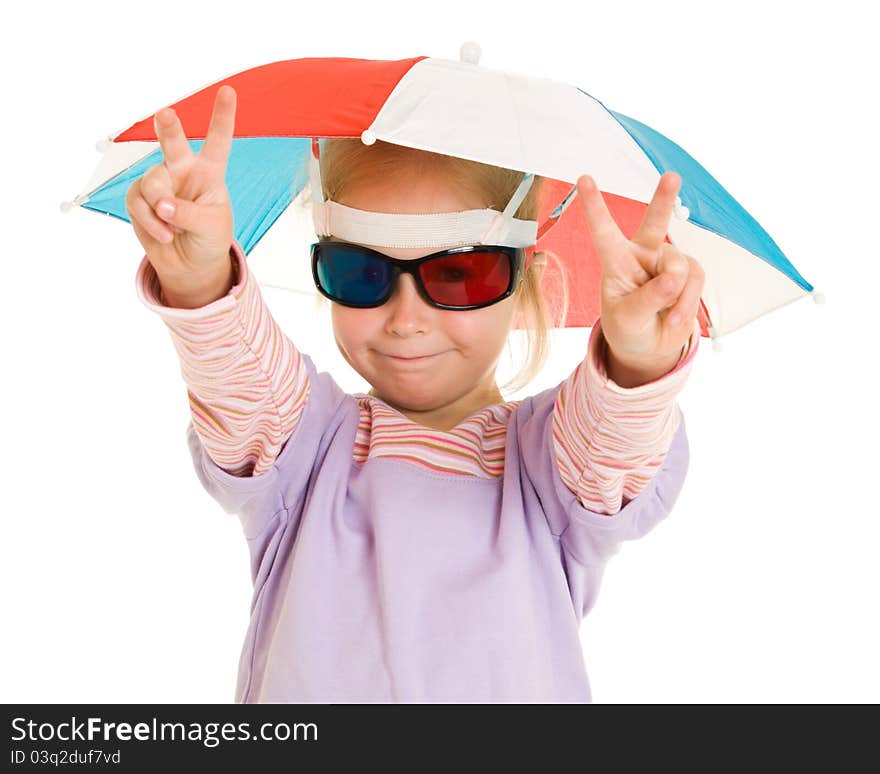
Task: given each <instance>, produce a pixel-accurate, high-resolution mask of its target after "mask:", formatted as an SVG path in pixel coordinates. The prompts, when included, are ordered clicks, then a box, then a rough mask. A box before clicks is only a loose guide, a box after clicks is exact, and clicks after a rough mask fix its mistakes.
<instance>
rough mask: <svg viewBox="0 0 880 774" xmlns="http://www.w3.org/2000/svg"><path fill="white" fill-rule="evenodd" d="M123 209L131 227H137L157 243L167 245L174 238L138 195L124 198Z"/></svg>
mask: <svg viewBox="0 0 880 774" xmlns="http://www.w3.org/2000/svg"><path fill="white" fill-rule="evenodd" d="M132 187H134V186H132ZM125 208H126V210H128V215H129V217H130V218H131V222H132V225H135V224H136V225H139V226H140V227H141V228H142V229H143V230H144V231H146V232H147V233H148V234H149V235H150V236H151V237H153V239H155V240H156V241H157V242H162V243H163V244H168V243H169V242H170V241H171V240H172V239H173V238H174V235H173V234H172V233H171V230H170V229H169V228H168V226H167V225H166V224H164V223H163V222H162V221H161V220H160V219H159V218H158V217H156V213H155V212H153V208H152V207H150V205H149V203H148V202H147V200H146V199H144V197H143V196H141V195H140V194H137V193H134V194H132V195H131V196H129V197H126V200H125Z"/></svg>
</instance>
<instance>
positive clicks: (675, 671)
mask: <svg viewBox="0 0 880 774" xmlns="http://www.w3.org/2000/svg"><path fill="white" fill-rule="evenodd" d="M10 13H11V15H8V16H7V17H6V24H7V45H5V46H4V47H3V49H2V52H0V56H2V60H3V61H2V66H3V72H4V87H3V92H4V94H3V97H4V99H3V102H4V110H3V113H4V119H3V122H2V129H0V131H2V134H3V136H2V143H3V148H4V151H5V153H4V167H5V169H4V174H3V180H4V184H3V186H2V205H3V206H2V213H3V225H4V229H3V230H4V236H5V239H6V248H5V250H4V251H3V252H4V267H3V275H2V276H3V278H4V280H5V283H4V288H3V293H2V298H3V303H2V304H0V309H2V315H3V319H2V330H3V343H4V347H3V350H4V352H3V354H4V358H3V359H4V361H5V363H6V366H5V367H4V369H3V371H4V376H3V378H2V382H0V384H2V391H3V392H2V399H3V405H4V406H6V418H5V421H4V432H3V443H2V454H3V459H2V466H0V467H2V471H3V488H2V501H0V509H2V549H0V551H2V553H0V587H2V610H0V615H2V621H3V624H2V626H3V630H4V636H3V638H2V649H3V650H2V658H0V700H2V701H6V702H25V701H27V702H78V701H88V702H98V701H101V702H164V701H168V702H184V701H197V702H200V701H205V702H229V701H232V699H233V694H234V687H235V679H236V670H237V666H238V658H239V652H240V648H241V644H242V640H243V637H244V634H245V629H246V627H247V623H248V615H249V605H250V576H249V568H248V558H247V550H246V545H245V541H244V537H243V535H242V534H241V529H240V526H239V522H238V520H237V519H236V517H235V516H233V515H229V514H226V513H225V512H223V511H222V510H221V509H220V507H219V505H217V504H216V503H215V502H214V501H213V500H212V499H211V498H210V497H209V496H208V495H207V494H206V493H205V492H204V491H203V490H202V488H201V486H200V484H199V483H198V481H197V479H196V475H195V472H194V470H193V467H192V463H191V460H190V457H189V453H188V450H187V448H186V443H185V437H184V431H185V427H186V424H187V422H188V420H189V414H188V405H187V400H186V392H185V386H184V383H183V380H182V377H181V376H180V372H179V364H178V361H177V356H176V353H175V352H174V349H173V347H172V344H171V340H170V338H169V335H168V333H167V331H166V330H165V328H164V326H163V323H162V322H161V320H159V319H158V318H157V317H156V316H154V315H153V314H152V313H151V312H150V311H149V310H147V309H146V308H145V307H143V306H142V305H141V304H140V303H139V301H138V299H137V297H136V295H135V289H134V276H135V270H136V268H137V265H138V263H139V261H140V259H141V257H142V255H143V253H142V251H141V248H140V245H139V243H138V242H137V240H136V238H135V235H134V232H133V230H132V229H131V227H130V226H128V225H127V224H125V223H123V222H121V221H118V220H116V219H112V218H107V217H102V216H100V215H98V214H96V213H92V212H87V211H85V210H82V209H79V208H76V209H74V210H73V211H72V212H70V213H68V214H66V215H62V214H61V212H60V210H59V203H60V202H61V201H62V200H65V199H72V198H73V196H74V195H75V194H77V193H79V192H80V191H81V190H82V188H83V186H84V185H85V183H86V182H87V181H88V179H89V177H90V176H91V173H92V171H93V169H94V166H95V165H96V164H97V161H98V157H99V156H98V153H97V152H96V151H95V141H96V140H98V139H99V138H102V137H106V136H107V135H108V134H112V133H115V132H118V131H120V130H121V129H123V128H125V127H127V126H129V125H130V124H131V123H133V122H134V121H135V120H137V119H139V118H141V117H143V116H144V115H147V114H149V113H152V112H155V111H156V110H158V109H159V108H161V107H163V106H165V105H166V104H169V103H170V102H173V101H174V100H176V99H178V98H180V97H181V96H183V95H186V94H188V93H191V92H192V91H195V90H198V89H200V88H202V87H203V86H205V85H208V84H209V83H212V82H215V81H216V80H218V79H219V78H221V77H225V76H226V75H229V74H231V73H233V72H236V71H238V70H242V69H246V68H249V67H253V66H256V65H259V64H264V63H267V62H272V61H277V60H281V59H292V58H298V57H309V56H351V57H365V58H375V59H401V58H406V57H412V56H418V55H430V56H440V57H445V58H451V59H457V58H458V52H459V46H460V45H461V43H462V42H464V41H466V40H476V41H478V42H479V43H480V45H481V46H482V50H483V55H482V59H481V64H483V65H485V66H487V67H491V68H496V69H510V70H515V71H519V72H525V73H529V74H533V75H538V76H544V77H550V78H557V79H559V80H564V81H567V82H569V83H572V84H574V85H577V86H579V87H581V88H583V89H584V90H586V91H588V92H589V93H591V94H592V95H594V96H596V97H597V98H598V99H600V100H601V101H602V102H604V103H605V104H606V105H607V106H608V107H610V108H611V109H614V110H617V111H619V112H622V113H624V114H626V115H629V116H633V117H636V118H638V119H639V120H640V121H643V122H644V123H647V124H648V125H650V126H652V127H654V128H655V129H657V130H658V131H660V132H661V133H663V134H665V135H667V136H668V137H670V138H672V139H673V140H675V141H676V142H677V143H679V144H680V145H681V146H682V147H684V148H685V149H686V150H687V151H688V152H689V153H690V154H691V155H693V156H694V157H695V158H696V159H697V160H698V161H699V162H700V163H702V164H703V165H704V166H705V167H706V168H707V169H708V170H709V172H710V173H711V174H712V175H713V176H715V177H716V178H717V179H718V180H719V181H720V182H721V184H722V185H723V186H724V187H725V188H727V190H728V191H729V192H730V193H731V194H732V195H733V196H734V197H735V198H736V199H737V200H738V201H739V202H740V203H741V204H742V205H743V206H744V207H745V208H746V209H747V210H748V211H749V212H750V213H751V214H752V215H753V216H754V217H755V218H756V219H757V220H758V222H759V223H761V225H763V226H764V227H765V228H766V229H767V231H768V232H769V233H770V234H771V236H772V237H773V238H774V239H775V240H776V242H777V243H778V244H779V246H780V248H781V249H782V250H783V252H784V253H785V254H786V255H787V256H788V257H789V259H790V260H791V261H792V262H793V263H794V265H795V266H796V267H797V268H798V270H799V271H800V272H801V273H802V275H803V276H804V277H805V278H806V279H807V280H808V281H810V282H811V283H813V284H814V285H815V286H816V287H817V288H818V289H819V290H821V291H823V292H824V293H825V294H826V295H827V298H828V303H827V304H826V305H824V306H819V305H816V304H814V303H813V302H812V301H811V300H810V298H809V297H805V298H803V299H800V300H798V301H797V302H795V303H792V304H789V305H787V306H785V307H783V308H781V309H779V310H776V311H774V312H772V313H771V314H768V315H765V316H763V317H761V318H759V319H758V320H756V321H755V322H753V323H751V324H750V325H749V326H747V327H746V328H743V329H740V330H739V331H736V332H734V333H732V334H730V335H729V337H727V339H726V340H725V349H724V351H723V352H720V353H715V352H713V351H712V348H711V345H710V342H709V341H708V340H706V339H704V340H703V341H702V342H701V347H700V351H699V353H698V356H697V362H696V364H695V368H694V371H693V373H692V376H691V378H690V380H689V381H688V383H687V385H686V387H685V388H684V390H683V392H682V393H681V395H680V399H679V401H680V405H681V407H682V410H683V412H684V415H685V418H686V422H687V428H688V434H689V441H690V446H691V465H690V470H689V473H688V478H687V480H686V482H685V485H684V489H683V490H682V493H681V495H680V497H679V500H678V502H677V503H676V506H675V508H674V511H673V513H672V514H671V515H670V516H669V517H668V519H667V520H666V521H664V522H663V523H662V524H661V525H659V526H658V527H657V528H656V529H655V530H654V531H653V532H651V533H650V534H649V535H648V536H646V537H645V538H644V539H643V540H642V541H638V542H636V543H628V544H626V545H624V547H623V549H622V550H621V552H620V553H619V554H618V555H617V556H616V557H614V558H613V559H612V561H611V563H610V564H609V566H608V569H607V572H606V576H605V580H604V582H603V587H602V591H601V594H600V596H599V600H598V602H597V604H596V607H595V608H594V610H593V611H592V612H591V613H590V614H589V615H588V616H587V618H586V619H585V621H584V623H583V625H582V628H581V637H582V640H583V646H584V654H585V659H586V664H587V670H588V674H589V676H590V681H591V685H592V688H593V694H594V700H595V701H596V702H597V703H613V702H814V701H815V702H864V701H877V700H878V699H880V674H878V667H877V658H876V656H877V653H878V652H880V638H878V622H877V607H878V606H877V592H878V586H880V583H878V581H880V572H878V569H877V567H878V564H877V551H878V538H880V527H878V514H880V507H878V501H877V499H876V495H875V491H874V487H875V486H876V481H877V469H876V468H877V465H876V463H877V459H878V454H877V445H876V444H877V442H876V438H877V432H878V429H880V427H878V424H880V423H878V410H877V385H876V378H875V377H876V374H877V364H876V360H877V353H878V345H877V325H876V323H877V314H876V308H877V295H876V288H877V281H878V271H877V263H878V259H880V255H878V252H880V250H878V234H877V228H878V226H877V224H878V215H877V210H878V197H877V180H878V172H880V169H878V160H877V159H878V150H877V135H876V123H877V118H878V115H877V113H878V110H877V97H876V83H875V82H874V79H873V78H871V77H870V75H869V73H875V74H876V73H877V72H880V62H878V59H877V57H876V54H872V52H874V51H876V46H875V43H876V41H875V39H874V35H873V34H872V29H873V27H872V25H871V24H869V23H868V19H867V18H866V16H865V14H867V13H868V10H867V6H866V5H865V4H864V3H862V2H837V3H834V4H833V6H829V5H828V4H827V3H798V4H794V3H792V4H788V3H786V4H782V3H778V4H773V3H768V2H766V0H764V1H763V2H739V3H736V4H735V6H732V5H730V4H727V5H724V6H718V5H715V4H706V3H700V2H679V1H677V0H670V1H669V2H664V3H656V2H638V3H636V2H627V3H614V2H606V3H586V2H578V3H553V4H549V5H548V4H542V3H528V4H526V3H475V2H473V1H472V0H467V1H466V2H451V1H450V0H444V2H442V3H433V4H427V5H424V6H418V7H417V4H415V3H413V2H403V3H399V2H383V1H382V0H379V1H377V2H371V3H361V2H357V3H355V2H346V3H340V2H335V3H333V4H332V5H328V4H326V3H268V2H258V1H257V0H250V2H247V3H240V2H236V3H219V2H211V3H198V4H197V3H180V2H159V1H158V0H154V1H153V2H151V3H149V4H148V5H143V4H140V5H138V4H135V5H131V4H125V3H118V2H113V3H110V2H105V3H97V2H95V3H88V2H79V3H66V4H57V5H55V6H52V7H51V12H50V11H49V9H48V7H46V6H43V5H37V4H33V3H31V4H13V5H12V6H11V9H10ZM573 206H580V205H579V203H578V202H575V204H574V205H573ZM300 258H301V259H302V260H307V257H306V253H305V249H303V252H302V254H301V256H300ZM264 295H265V297H266V299H267V302H268V304H269V306H270V308H271V310H272V312H273V314H274V315H275V317H276V319H277V320H278V321H279V323H280V324H281V325H282V327H283V328H284V330H285V331H286V332H287V333H288V334H289V335H290V336H291V338H292V339H293V340H294V341H295V343H296V344H297V345H298V346H299V347H300V348H301V349H302V350H303V351H305V352H308V353H309V354H310V355H311V356H312V357H313V359H314V360H315V362H316V364H317V365H318V367H319V370H330V371H331V373H333V375H334V376H335V377H336V378H337V381H339V383H340V384H341V385H342V386H343V387H344V388H345V389H346V390H348V391H351V392H354V391H361V390H365V389H368V385H366V384H365V383H364V382H362V381H361V380H360V379H359V377H358V376H357V375H356V374H355V373H354V372H353V371H351V370H350V369H349V368H348V366H347V365H346V364H345V363H344V361H343V360H342V358H341V356H340V355H339V354H338V352H337V351H336V349H335V346H334V344H333V339H332V337H331V334H330V328H329V322H328V321H327V320H326V318H324V321H323V322H322V323H321V324H320V326H316V325H315V323H314V322H313V321H312V318H311V316H310V315H311V314H312V311H311V310H312V305H311V304H303V303H302V300H301V297H297V296H294V295H292V294H289V293H287V292H285V291H282V290H277V289H266V290H265V293H264ZM588 335H589V330H588V329H578V330H572V331H566V332H565V333H564V335H561V336H557V337H556V339H555V342H554V343H555V350H554V352H553V357H552V360H551V363H550V365H549V366H548V368H547V370H546V372H545V373H544V374H543V375H542V377H541V379H540V380H539V381H536V382H533V384H532V385H531V386H530V387H529V388H528V389H527V393H528V394H531V393H534V392H538V391H540V390H542V389H545V388H546V387H549V386H552V385H555V384H558V383H559V382H560V381H561V380H562V379H564V378H565V377H566V376H567V375H568V374H569V373H570V372H571V370H572V369H573V368H574V367H575V366H576V365H577V363H578V362H579V361H580V360H581V359H582V358H583V356H584V354H585V352H586V343H587V339H588ZM507 362H508V361H507V360H503V361H502V363H503V364H505V363H507ZM511 368H512V364H511V366H507V365H505V366H504V368H500V369H499V377H500V378H504V377H506V376H507V375H509V373H510V371H511ZM506 397H508V398H509V397H518V395H517V396H510V395H508V396H506Z"/></svg>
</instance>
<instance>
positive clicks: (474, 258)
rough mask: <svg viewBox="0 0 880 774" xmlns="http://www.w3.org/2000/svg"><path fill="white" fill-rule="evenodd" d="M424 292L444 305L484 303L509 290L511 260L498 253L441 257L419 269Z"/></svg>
mask: <svg viewBox="0 0 880 774" xmlns="http://www.w3.org/2000/svg"><path fill="white" fill-rule="evenodd" d="M419 274H420V276H421V278H422V282H423V283H424V285H425V290H427V291H428V295H429V296H431V298H433V299H434V300H435V301H436V302H437V303H439V304H446V305H447V306H474V305H477V304H485V303H487V302H489V301H494V300H495V299H497V298H499V297H501V296H502V295H504V293H505V292H506V291H507V288H508V287H510V259H509V258H508V256H507V253H505V252H503V251H501V250H485V251H483V250H480V251H473V252H467V253H453V254H452V255H443V256H441V257H439V258H435V259H433V260H431V261H425V263H423V264H422V265H421V267H420V268H419Z"/></svg>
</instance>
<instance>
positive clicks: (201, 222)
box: [125, 85, 236, 303]
mask: <svg viewBox="0 0 880 774" xmlns="http://www.w3.org/2000/svg"><path fill="white" fill-rule="evenodd" d="M235 105H236V94H235V90H234V89H233V88H232V87H231V86H228V85H224V86H221V87H220V88H219V89H218V90H217V96H216V99H215V102H214V112H213V114H212V115H211V123H210V126H209V127H208V132H207V135H206V137H205V142H204V144H203V145H202V148H201V150H200V151H199V152H198V153H193V150H192V148H190V145H189V142H188V141H187V139H186V135H185V134H184V132H183V127H182V126H181V123H180V119H179V118H178V117H177V114H176V113H175V112H174V110H173V109H172V108H170V107H168V108H163V109H162V110H159V111H158V112H157V113H156V114H155V116H154V118H153V120H154V125H155V128H156V136H157V137H158V139H159V144H160V146H161V148H162V155H163V156H164V159H163V161H162V162H161V163H159V164H155V165H154V166H152V167H150V169H148V170H147V172H146V173H145V174H144V175H143V176H142V177H140V178H138V179H137V180H135V181H134V182H133V183H132V184H131V186H130V187H129V189H128V193H127V195H126V198H125V206H126V209H127V210H128V214H129V216H130V217H131V224H132V226H133V227H134V231H135V234H136V235H137V237H138V239H139V240H140V242H141V244H142V245H143V246H144V249H145V250H146V253H147V259H148V260H149V261H150V263H151V264H152V265H153V268H154V269H155V270H156V273H157V274H158V275H159V279H160V282H161V284H162V288H163V291H165V295H166V298H170V294H173V295H176V296H178V297H182V296H186V297H188V298H200V300H201V299H204V295H205V294H204V293H203V292H201V291H206V290H210V289H212V288H216V287H220V286H221V285H222V284H224V283H225V282H226V280H227V279H228V278H229V277H230V272H231V266H232V263H231V257H230V252H229V251H230V247H231V246H232V243H233V219H232V206H231V203H230V199H229V191H228V190H227V188H226V179H225V178H226V162H227V160H228V158H229V151H230V149H231V147H232V136H233V131H234V128H235ZM166 205H170V207H171V208H170V209H168V208H167V207H166ZM221 279H222V282H221V281H220V280H221ZM227 289H228V288H227ZM210 294H211V295H214V294H216V290H214V291H213V292H212V293H210ZM212 300H213V299H212ZM205 303H207V302H205Z"/></svg>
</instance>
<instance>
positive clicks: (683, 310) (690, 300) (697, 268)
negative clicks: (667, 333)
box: [666, 256, 706, 328]
mask: <svg viewBox="0 0 880 774" xmlns="http://www.w3.org/2000/svg"><path fill="white" fill-rule="evenodd" d="M686 257H687V259H688V263H689V264H690V272H689V273H688V278H687V282H686V283H685V286H684V290H683V291H682V292H681V295H680V296H679V297H678V301H676V303H675V306H673V307H672V309H670V310H669V314H668V315H667V317H666V323H667V324H668V325H671V326H672V327H674V328H677V327H681V326H686V327H687V328H690V327H691V326H692V325H693V321H694V318H695V317H696V316H697V312H698V311H699V308H700V297H701V296H702V294H703V287H704V286H705V284H706V273H705V271H704V270H703V267H702V266H701V265H700V264H699V262H698V261H697V260H696V259H695V258H692V257H691V256H686Z"/></svg>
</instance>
